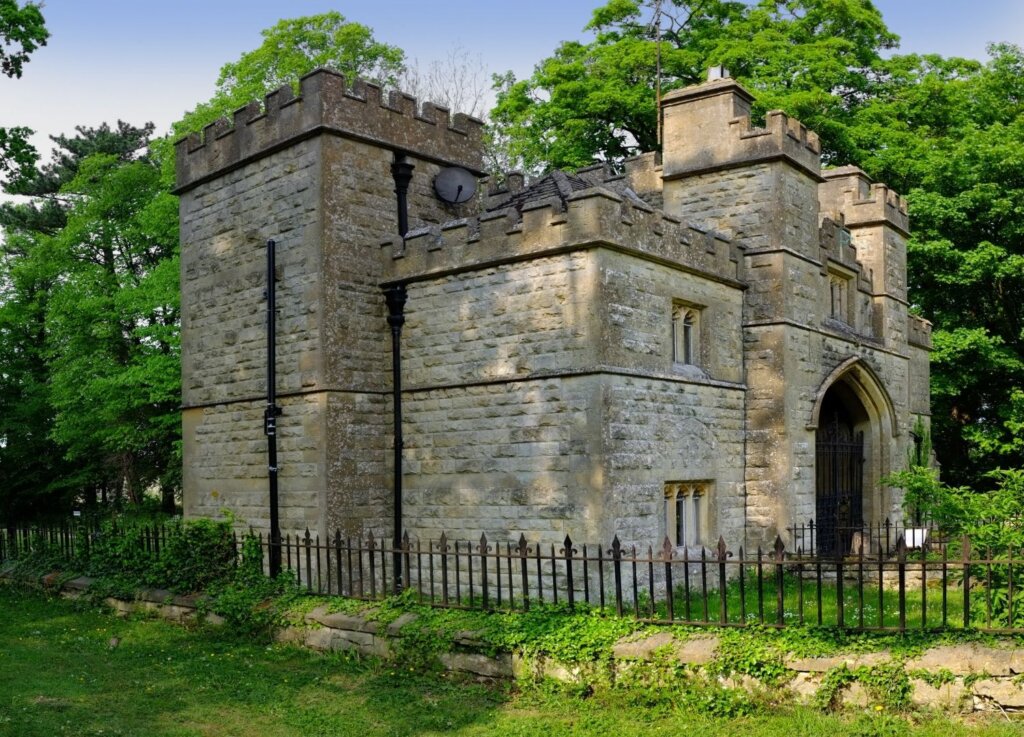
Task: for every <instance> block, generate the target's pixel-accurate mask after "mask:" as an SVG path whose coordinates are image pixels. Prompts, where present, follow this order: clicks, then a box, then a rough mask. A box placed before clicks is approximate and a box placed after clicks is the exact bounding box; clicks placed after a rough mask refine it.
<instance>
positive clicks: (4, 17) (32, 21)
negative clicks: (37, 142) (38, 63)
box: [0, 0, 50, 174]
mask: <svg viewBox="0 0 1024 737" xmlns="http://www.w3.org/2000/svg"><path fill="white" fill-rule="evenodd" d="M49 35H50V34H49V32H48V31H47V30H46V26H45V24H44V21H43V14H42V13H41V12H40V10H39V5H37V4H36V3H27V4H26V5H23V6H22V5H19V4H18V2H17V0H0V74H3V75H4V76H6V77H19V78H20V77H21V71H22V68H23V67H24V65H25V62H27V61H28V59H29V56H30V55H31V54H32V52H33V51H35V50H36V49H38V48H39V47H40V46H45V45H46V39H47V38H49ZM30 135H32V131H31V130H30V129H29V128H24V127H15V128H2V127H0V174H2V173H4V172H8V171H12V170H17V169H19V168H21V167H29V166H32V165H33V164H34V163H35V160H36V151H35V149H34V148H32V146H31V145H30V144H29V142H28V137H29V136H30Z"/></svg>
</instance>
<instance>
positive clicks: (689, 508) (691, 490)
mask: <svg viewBox="0 0 1024 737" xmlns="http://www.w3.org/2000/svg"><path fill="white" fill-rule="evenodd" d="M711 486H712V482H711V481H706V480H705V481H666V482H665V536H666V537H667V538H668V539H669V542H671V543H672V544H673V545H675V546H676V547H677V548H692V547H694V546H699V545H703V544H705V542H706V541H707V538H708V529H707V525H708V500H709V497H710V495H711Z"/></svg>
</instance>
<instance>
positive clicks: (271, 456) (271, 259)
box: [263, 240, 281, 578]
mask: <svg viewBox="0 0 1024 737" xmlns="http://www.w3.org/2000/svg"><path fill="white" fill-rule="evenodd" d="M276 282H277V243H276V242H275V241H274V240H268V241H267V295H266V297H267V408H266V409H265V410H264V411H263V432H264V434H266V436H267V482H268V485H269V487H270V489H269V491H270V540H269V548H270V549H269V551H268V553H269V555H268V557H269V559H270V576H271V578H276V577H277V576H278V575H279V574H280V573H281V524H280V520H279V515H278V494H277V418H278V417H279V416H280V415H281V408H280V407H278V406H277V283H276Z"/></svg>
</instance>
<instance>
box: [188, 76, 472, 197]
mask: <svg viewBox="0 0 1024 737" xmlns="http://www.w3.org/2000/svg"><path fill="white" fill-rule="evenodd" d="M482 128H483V123H482V121H480V120H477V119H476V118H472V117H469V116H467V115H463V114H462V113H459V114H456V115H455V116H454V117H452V118H450V117H449V111H448V109H447V108H445V107H442V106H439V105H434V104H433V103H430V102H424V103H423V104H422V105H421V106H420V105H417V102H416V99H415V98H413V97H411V96H409V95H406V94H402V93H399V92H392V93H390V94H389V95H387V96H385V95H383V94H382V91H381V88H380V87H379V86H377V85H375V84H372V83H369V82H365V81H363V80H359V79H357V80H355V81H354V82H352V83H351V84H349V83H347V81H346V80H345V78H344V76H343V75H341V74H339V73H337V72H333V71H330V70H327V69H318V70H316V71H313V72H311V73H309V74H307V75H306V76H304V77H303V78H302V79H301V80H300V83H299V94H298V95H295V94H294V92H293V91H292V88H291V87H290V86H288V85H286V86H284V87H281V88H280V89H278V90H275V91H273V92H271V93H270V94H268V95H267V96H266V98H265V101H264V104H263V106H262V107H261V106H260V104H259V103H258V102H251V103H249V104H248V105H246V106H245V107H243V108H240V109H239V110H237V111H235V113H234V116H233V119H232V121H231V122H229V121H227V120H226V119H224V118H222V119H220V120H218V121H216V122H214V123H211V124H210V125H208V126H206V127H205V128H203V132H202V135H199V134H192V135H190V136H188V137H186V138H184V139H182V140H180V141H178V142H177V143H176V144H175V153H176V163H177V183H176V190H175V191H176V192H178V193H181V192H184V191H187V190H189V189H191V188H192V187H194V186H196V185H197V184H200V183H202V182H204V181H206V180H208V179H210V178H213V177H215V176H219V175H220V174H221V173H223V172H224V171H226V170H229V169H233V168H235V167H238V166H241V165H243V164H245V163H247V162H248V161H251V160H254V159H257V158H259V157H261V156H265V155H267V154H269V153H272V152H274V151H276V150H280V149H283V148H285V147H287V146H290V145H292V144H294V143H296V142H298V141H300V140H303V139H305V138H309V137H312V136H315V135H320V134H327V135H338V136H345V137H350V138H355V139H359V140H363V141H367V142H369V143H373V144H376V145H379V146H382V147H385V148H389V149H393V150H396V151H401V152H404V153H409V154H412V155H415V156H417V157H420V158H422V159H425V160H428V161H433V162H436V163H438V164H441V165H456V166H462V167H464V168H466V169H469V170H470V171H472V172H474V173H481V172H482V168H483V158H482V145H481V139H482Z"/></svg>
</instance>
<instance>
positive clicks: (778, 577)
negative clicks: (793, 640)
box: [775, 535, 786, 627]
mask: <svg viewBox="0 0 1024 737" xmlns="http://www.w3.org/2000/svg"><path fill="white" fill-rule="evenodd" d="M785 556H786V546H785V544H784V543H783V542H782V537H781V536H779V535H776V536H775V623H776V624H778V625H779V626H780V627H781V626H782V625H783V624H785V621H786V617H785V611H786V600H785V594H786V592H785V585H786V582H785V579H784V578H783V570H782V561H783V560H785Z"/></svg>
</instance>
